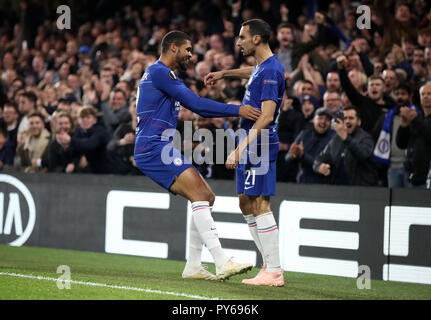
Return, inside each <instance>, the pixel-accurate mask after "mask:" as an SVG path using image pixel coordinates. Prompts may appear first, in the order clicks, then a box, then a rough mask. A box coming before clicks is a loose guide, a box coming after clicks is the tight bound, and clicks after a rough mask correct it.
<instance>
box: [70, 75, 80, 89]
mask: <svg viewBox="0 0 431 320" xmlns="http://www.w3.org/2000/svg"><path fill="white" fill-rule="evenodd" d="M67 84H68V86H69V87H71V88H72V89H73V90H76V89H78V88H79V87H80V86H81V83H80V81H79V77H78V76H77V75H76V74H71V75H69V76H68V77H67Z"/></svg>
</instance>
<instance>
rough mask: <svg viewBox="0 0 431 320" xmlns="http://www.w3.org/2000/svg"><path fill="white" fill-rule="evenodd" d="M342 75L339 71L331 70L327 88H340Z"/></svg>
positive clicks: (334, 89) (332, 89) (333, 89)
mask: <svg viewBox="0 0 431 320" xmlns="http://www.w3.org/2000/svg"><path fill="white" fill-rule="evenodd" d="M340 86H341V84H340V76H339V74H338V72H329V73H328V76H327V77H326V88H327V89H328V90H331V91H336V90H340Z"/></svg>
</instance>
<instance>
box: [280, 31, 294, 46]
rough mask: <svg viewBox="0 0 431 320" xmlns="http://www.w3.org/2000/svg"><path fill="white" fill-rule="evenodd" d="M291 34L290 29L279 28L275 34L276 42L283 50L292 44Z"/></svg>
mask: <svg viewBox="0 0 431 320" xmlns="http://www.w3.org/2000/svg"><path fill="white" fill-rule="evenodd" d="M293 39H294V38H293V32H292V29H290V28H281V29H280V30H278V32H277V41H278V42H280V45H281V46H282V47H283V48H287V47H288V46H289V45H290V44H291V43H292V42H293Z"/></svg>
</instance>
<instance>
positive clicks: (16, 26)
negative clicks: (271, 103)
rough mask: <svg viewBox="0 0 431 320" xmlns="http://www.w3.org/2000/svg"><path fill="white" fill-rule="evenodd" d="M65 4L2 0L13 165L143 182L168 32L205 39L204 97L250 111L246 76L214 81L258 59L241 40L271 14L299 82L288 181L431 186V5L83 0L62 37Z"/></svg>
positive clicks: (221, 124)
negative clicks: (145, 106)
mask: <svg viewBox="0 0 431 320" xmlns="http://www.w3.org/2000/svg"><path fill="white" fill-rule="evenodd" d="M57 2H58V1H50V0H46V1H43V2H37V1H30V0H26V1H21V2H19V3H16V2H13V1H7V0H6V1H3V2H2V5H1V8H0V17H2V20H1V21H2V22H1V25H0V57H1V60H0V74H1V81H0V124H1V125H0V170H20V171H24V172H28V173H34V172H40V173H43V172H64V173H112V174H137V175H138V174H141V173H140V172H139V171H138V170H137V169H136V167H135V165H134V160H133V146H134V138H135V128H136V125H137V124H136V121H137V117H136V90H137V85H138V83H139V81H140V79H141V77H142V75H143V74H144V72H145V70H146V68H147V67H148V66H149V65H151V64H152V63H154V62H155V61H156V60H157V59H158V56H159V54H160V51H159V46H160V42H161V39H162V38H163V36H164V35H165V34H166V33H167V32H169V31H170V30H181V31H184V32H186V33H188V34H190V35H191V37H192V41H193V58H192V63H191V64H190V66H189V67H188V69H187V70H186V71H185V72H182V73H180V74H179V76H180V78H181V79H182V80H183V81H184V82H185V84H186V85H187V86H188V87H189V88H190V89H191V90H193V91H194V92H195V93H197V94H199V95H200V96H202V97H207V98H210V99H215V100H217V101H222V102H229V103H237V104H241V100H242V97H243V95H244V92H245V84H246V83H245V82H244V81H241V80H238V79H233V78H232V79H224V80H222V81H218V82H216V83H215V84H214V85H211V86H205V85H204V78H205V76H206V75H207V74H208V73H209V72H212V71H219V70H225V69H232V68H240V67H244V66H253V65H254V64H255V61H254V58H252V57H247V58H244V57H243V56H242V54H241V53H240V52H239V50H238V48H237V47H236V46H235V42H236V37H237V35H238V33H239V30H240V28H241V23H242V22H243V21H246V20H249V19H251V18H262V19H264V20H265V21H267V22H269V23H270V25H271V26H272V28H273V34H272V36H271V39H270V45H271V48H272V50H273V52H274V53H275V54H277V56H278V58H279V60H280V61H281V63H282V65H283V67H284V69H285V78H286V84H287V90H286V94H285V98H284V101H283V103H282V107H281V109H280V115H279V117H278V123H279V138H280V149H279V156H278V159H277V180H278V181H287V182H297V183H330V184H337V185H371V186H389V187H425V186H426V183H427V179H428V187H429V178H430V174H429V172H430V161H431V116H430V115H431V22H430V21H431V3H429V2H428V1H425V0H406V1H390V0H374V1H365V0H364V1H349V0H339V1H331V0H328V1H317V0H308V1H304V2H294V3H293V2H292V1H269V0H260V1H249V0H238V1H219V0H212V1H209V0H206V1H180V0H171V1H169V0H166V1H133V0H130V1H127V0H125V1H122V2H121V3H119V2H113V1H105V0H98V1H92V2H91V3H86V2H82V1H81V2H80V1H73V0H70V1H68V3H67V4H68V5H69V6H70V9H71V20H72V21H71V22H72V23H71V28H70V29H59V28H58V25H57V19H58V17H59V14H57V11H56V8H57V6H58V5H60V3H57ZM359 4H363V5H367V6H368V8H369V9H370V10H369V13H370V16H369V17H367V16H366V14H367V11H366V10H365V11H359V13H358V11H357V6H358V5H359ZM364 12H365V13H364ZM364 15H365V16H364ZM368 18H369V21H368V22H369V25H368V27H367V28H360V26H361V24H360V23H359V20H361V21H362V25H363V22H364V21H365V22H366V19H368ZM364 19H365V20H364ZM365 25H366V23H365ZM186 121H193V130H196V129H200V128H205V129H208V130H210V131H212V132H215V130H216V129H225V130H231V131H232V130H233V131H234V130H236V129H238V126H239V121H238V119H237V118H215V119H205V118H201V117H199V116H198V115H196V114H194V113H193V112H191V111H189V110H187V109H185V108H181V111H180V115H179V121H178V130H179V132H184V130H185V124H186ZM197 147H199V141H184V145H183V148H191V149H195V148H197ZM224 151H225V154H226V156H227V154H228V153H227V151H226V150H224ZM205 152H206V150H205V149H202V150H199V153H202V154H203V153H205ZM214 157H215V155H214ZM197 167H198V169H199V170H200V172H201V173H202V174H203V175H204V177H205V178H208V179H210V178H213V179H233V173H232V172H229V171H228V170H226V169H225V168H224V166H223V165H222V164H208V163H203V164H197Z"/></svg>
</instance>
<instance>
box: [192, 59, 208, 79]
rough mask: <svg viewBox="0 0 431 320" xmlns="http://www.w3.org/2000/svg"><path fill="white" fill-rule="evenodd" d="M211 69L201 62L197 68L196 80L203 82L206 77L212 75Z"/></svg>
mask: <svg viewBox="0 0 431 320" xmlns="http://www.w3.org/2000/svg"><path fill="white" fill-rule="evenodd" d="M210 71H211V70H210V67H209V66H208V64H207V63H205V62H204V61H201V62H199V63H198V64H197V65H196V68H195V74H196V78H198V79H200V80H203V79H204V78H205V76H206V75H207V74H208V73H210Z"/></svg>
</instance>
